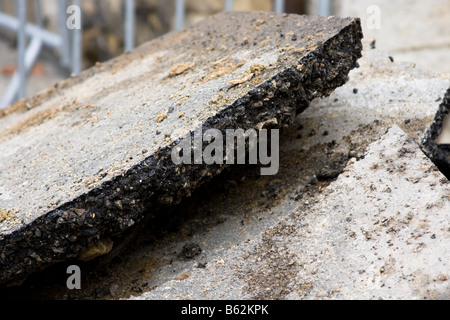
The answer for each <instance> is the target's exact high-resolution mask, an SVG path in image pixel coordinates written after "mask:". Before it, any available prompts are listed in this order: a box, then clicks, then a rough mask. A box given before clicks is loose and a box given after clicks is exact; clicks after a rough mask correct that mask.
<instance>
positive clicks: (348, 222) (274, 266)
mask: <svg viewBox="0 0 450 320" xmlns="http://www.w3.org/2000/svg"><path fill="white" fill-rule="evenodd" d="M449 197H450V191H449V188H448V180H446V179H445V178H444V177H443V176H442V174H440V173H439V172H438V171H436V170H435V169H434V168H433V165H432V163H431V162H430V160H429V159H428V158H427V157H425V156H424V155H423V153H422V152H421V150H420V149H419V148H418V146H417V144H416V143H414V141H413V140H412V139H411V138H410V137H408V135H407V134H406V133H405V132H403V131H402V130H401V129H400V128H399V127H398V126H395V125H394V126H393V127H392V128H391V129H390V130H389V131H388V132H387V133H386V134H385V135H384V136H383V137H382V138H381V139H379V140H378V141H376V142H374V143H372V144H371V145H370V147H369V149H368V151H367V153H366V155H365V158H364V159H362V160H360V161H357V160H356V159H353V160H352V161H350V163H349V165H348V166H347V167H346V168H345V170H344V172H343V174H341V175H340V176H339V178H338V179H337V180H336V181H334V182H332V183H331V184H330V185H329V186H328V188H327V189H326V190H325V192H324V193H323V194H322V195H321V196H319V198H317V199H316V201H314V202H313V203H309V202H306V201H305V202H303V203H301V204H300V205H299V206H298V207H297V208H296V209H295V210H292V211H290V214H289V215H288V216H287V217H285V218H283V219H281V220H279V221H278V223H276V224H275V225H274V226H273V227H270V228H267V229H266V230H265V231H264V232H263V233H262V234H261V235H260V236H259V237H257V238H254V239H252V240H250V241H249V242H247V243H242V244H239V245H237V246H235V247H233V248H230V249H228V250H227V251H226V252H224V253H223V254H222V255H221V256H220V258H217V259H214V260H213V261H211V262H209V263H208V264H207V265H206V267H205V268H197V269H193V270H191V271H190V272H189V274H188V275H187V276H186V277H185V278H178V279H175V280H172V281H168V282H166V283H164V284H163V285H161V286H159V287H157V288H155V289H154V290H152V291H150V292H146V293H144V294H142V295H140V296H139V297H132V298H131V299H250V298H253V299H254V298H263V299H267V298H269V299H270V298H275V297H277V298H283V299H449V298H450V296H449V292H450V290H449V281H448V277H449V274H448V273H449V270H450V266H449V264H448V261H450V259H449V255H450V248H449V246H448V243H449V237H450V234H449V225H450V216H449V215H448V213H449V212H450V201H449V200H450V198H449Z"/></svg>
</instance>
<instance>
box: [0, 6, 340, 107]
mask: <svg viewBox="0 0 450 320" xmlns="http://www.w3.org/2000/svg"><path fill="white" fill-rule="evenodd" d="M224 1H225V3H224V9H225V10H227V11H229V10H233V7H234V1H233V0H224ZM330 2H331V0H319V6H318V14H319V15H329V14H330V12H331V8H330ZM57 3H58V11H57V12H58V13H57V14H58V32H57V33H54V32H51V31H49V30H46V29H45V28H44V26H43V17H42V13H41V11H42V3H41V0H34V4H35V12H36V21H37V23H36V24H31V23H29V22H27V19H26V17H27V6H26V0H16V1H15V4H16V14H17V17H14V16H11V15H8V14H6V13H4V12H3V11H2V6H1V4H2V0H0V28H5V29H9V30H12V31H14V32H16V33H17V65H18V67H17V70H16V72H15V73H14V75H13V76H12V78H11V80H10V82H9V85H8V87H7V88H6V90H5V92H4V94H3V96H2V97H1V100H0V109H2V108H5V107H7V106H9V105H10V104H12V103H14V102H15V101H17V100H19V99H21V98H24V97H25V95H26V92H25V87H26V80H27V75H28V73H29V72H30V70H31V68H32V67H33V65H34V63H35V62H36V59H37V57H38V56H39V53H40V52H41V50H42V49H43V47H44V46H47V47H50V48H53V49H56V50H57V51H59V54H60V57H61V58H60V61H59V63H60V65H61V66H62V67H64V68H68V69H69V70H71V72H72V74H74V75H76V74H78V73H80V72H81V69H82V30H81V28H80V29H78V28H74V29H70V30H69V28H68V27H67V24H66V21H67V13H68V12H67V8H68V6H69V5H70V4H72V5H75V6H78V8H80V9H81V0H71V1H70V0H58V2H57ZM185 8H186V3H185V0H175V23H174V28H175V29H176V30H180V29H182V28H184V27H185ZM273 10H274V11H275V12H277V13H282V12H284V11H285V0H273ZM124 15H125V17H124V33H125V36H124V37H125V39H124V49H125V51H129V50H132V49H133V47H134V34H135V0H125V13H124ZM28 38H29V39H30V41H29V44H28V45H27V39H28Z"/></svg>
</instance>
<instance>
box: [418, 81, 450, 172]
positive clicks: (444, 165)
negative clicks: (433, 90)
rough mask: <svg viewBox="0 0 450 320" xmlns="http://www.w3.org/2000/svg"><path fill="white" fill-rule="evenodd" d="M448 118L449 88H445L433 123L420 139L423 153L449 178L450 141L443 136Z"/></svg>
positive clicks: (449, 112)
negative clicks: (445, 90)
mask: <svg viewBox="0 0 450 320" xmlns="http://www.w3.org/2000/svg"><path fill="white" fill-rule="evenodd" d="M438 101H439V100H438ZM448 119H450V89H448V90H447V92H446V94H445V97H444V99H443V100H442V103H441V104H440V105H439V109H438V111H437V113H436V115H435V117H434V120H433V123H432V124H431V125H430V127H429V129H428V130H427V132H426V133H425V135H424V137H423V139H422V141H421V146H422V149H423V150H424V152H425V154H426V155H427V156H428V157H429V158H430V159H431V160H432V161H433V162H434V163H435V164H436V166H437V167H438V168H439V170H440V171H441V172H442V173H443V174H444V175H445V176H446V177H447V178H448V179H450V143H449V141H448V138H447V139H446V140H445V139H444V138H443V136H444V130H448V127H449V123H450V120H448ZM447 135H448V133H447Z"/></svg>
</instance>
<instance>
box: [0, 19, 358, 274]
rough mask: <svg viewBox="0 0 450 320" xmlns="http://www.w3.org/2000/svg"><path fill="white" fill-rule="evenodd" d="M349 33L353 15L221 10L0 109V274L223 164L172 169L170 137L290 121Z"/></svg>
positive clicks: (348, 65) (343, 69)
mask: <svg viewBox="0 0 450 320" xmlns="http://www.w3.org/2000/svg"><path fill="white" fill-rule="evenodd" d="M236 30H239V32H236ZM361 37H362V34H361V31H360V25H359V20H357V19H340V18H319V17H305V16H296V15H274V14H272V13H236V12H234V13H223V14H220V15H217V16H214V17H211V18H209V19H206V20H205V21H204V22H202V23H201V24H198V25H196V26H195V27H193V28H192V29H189V30H187V31H181V32H174V33H170V34H167V35H165V36H163V37H161V38H159V39H157V40H154V41H152V42H150V43H147V44H145V45H143V46H141V47H139V48H138V49H136V50H134V51H133V52H132V53H129V54H126V55H123V56H121V57H119V58H116V59H114V60H112V61H110V62H108V63H105V64H102V65H99V66H96V67H94V68H91V69H89V70H87V71H85V72H83V73H82V74H81V75H80V76H79V77H76V78H73V79H70V80H67V81H63V82H61V83H58V84H57V85H56V86H55V87H54V88H52V89H50V90H49V91H47V92H44V93H43V94H41V95H39V96H36V97H33V98H31V99H30V100H26V101H22V102H20V103H18V104H17V105H15V106H12V107H11V108H10V109H6V110H4V111H2V113H1V114H0V132H1V133H2V134H1V136H0V143H1V145H0V148H1V150H2V153H1V154H0V166H1V167H2V171H1V172H0V181H1V184H0V210H1V221H0V232H1V234H0V248H1V249H0V282H6V281H11V280H14V279H15V278H21V277H23V275H26V274H27V273H29V272H31V271H35V270H37V269H39V268H41V267H43V266H46V265H49V264H52V263H53V262H55V261H60V260H63V259H67V258H71V257H76V256H77V255H78V254H79V253H80V252H81V251H82V250H83V249H86V248H90V247H91V246H92V245H95V243H97V241H101V239H102V238H104V237H106V236H117V235H120V234H121V233H122V232H123V231H124V230H126V229H127V228H129V227H130V226H132V225H133V224H135V223H136V222H137V221H140V220H141V219H142V218H143V216H144V215H147V216H148V215H152V213H153V212H155V211H156V207H157V206H158V205H161V204H162V205H167V204H174V203H177V202H179V201H180V200H181V199H182V198H183V197H184V196H187V195H190V194H191V192H192V190H194V189H195V188H196V187H197V186H198V185H199V184H201V183H203V182H204V181H206V180H208V179H209V178H210V177H211V176H213V175H215V174H217V173H219V172H220V171H221V170H222V169H223V168H222V167H221V166H189V165H186V166H184V167H183V168H180V167H178V166H176V165H174V164H173V163H172V161H171V159H170V151H171V148H172V147H173V146H174V145H176V144H177V143H178V142H180V140H181V139H183V138H184V137H187V136H188V135H192V133H193V132H194V130H195V129H198V128H200V127H202V128H203V130H204V131H205V130H206V129H208V128H217V129H219V130H222V131H223V132H224V130H225V129H227V128H233V129H236V128H242V129H244V130H245V129H248V128H257V127H260V126H264V124H265V123H271V124H274V123H275V124H276V127H280V126H283V125H286V124H288V123H289V122H291V121H292V120H293V119H294V117H295V115H296V113H299V112H302V111H303V110H304V109H305V108H306V107H307V106H308V103H309V102H310V101H311V100H312V99H314V98H316V97H321V96H326V95H329V94H330V93H331V92H332V91H333V90H334V89H335V88H336V87H337V86H340V85H342V84H344V83H345V81H346V79H347V74H348V72H349V71H350V70H351V69H352V68H354V67H355V66H357V63H356V61H357V59H358V58H359V57H360V51H361V49H362V45H361V42H360V40H361ZM255 66H257V68H256V69H255ZM255 70H258V71H255ZM249 74H250V76H249ZM243 77H244V78H245V79H244V80H243ZM237 79H238V81H237ZM233 80H234V81H233ZM256 102H258V108H254V107H252V106H254V105H255V103H256ZM260 102H262V106H261V105H260ZM180 172H184V174H180ZM150 208H151V210H149V209H150Z"/></svg>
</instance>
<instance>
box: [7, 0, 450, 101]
mask: <svg viewBox="0 0 450 320" xmlns="http://www.w3.org/2000/svg"><path fill="white" fill-rule="evenodd" d="M0 1H1V0H0ZM27 1H28V2H27V3H28V5H27V7H28V15H29V21H30V22H33V18H34V11H33V8H34V5H33V4H34V0H27ZM57 1H58V0H43V1H41V2H42V4H43V15H44V17H45V19H44V24H45V26H46V27H47V28H48V29H50V30H57V25H58V21H57V18H56V17H57V6H56V3H57ZM321 1H322V2H321ZM1 2H2V6H3V8H2V10H3V11H4V12H8V13H10V14H12V15H14V14H15V6H14V3H15V1H14V0H3V1H1ZM224 2H225V1H224V0H186V18H185V22H186V26H189V25H192V24H193V23H196V22H198V21H200V20H201V19H203V18H205V17H206V16H208V15H212V14H216V13H218V12H220V11H222V10H224ZM81 3H82V9H83V41H82V43H83V68H88V67H89V66H92V65H93V64H95V63H96V62H97V61H99V62H101V61H106V60H108V59H110V58H112V57H114V56H117V55H119V54H121V53H122V52H123V51H124V49H123V47H124V27H123V25H124V0H82V2H81ZM174 3H175V1H174V0H136V10H135V15H136V27H135V30H136V34H135V44H136V45H139V44H142V43H144V42H146V41H149V40H151V39H153V38H155V37H158V36H160V35H162V34H164V33H166V32H168V31H170V30H172V29H173V28H174V10H175V8H174ZM324 3H327V4H328V6H329V8H330V9H329V10H330V13H332V14H334V15H336V16H343V17H346V16H353V17H360V18H361V19H362V26H363V31H364V35H365V41H366V42H370V41H372V40H376V47H377V48H378V49H381V50H386V51H388V52H389V53H390V54H391V55H392V56H393V57H394V59H395V60H396V61H411V62H414V63H416V64H417V66H418V67H420V68H422V69H427V70H432V71H434V72H438V73H449V74H450V0H427V1H420V0H328V1H327V0H286V1H285V11H286V12H289V13H298V14H317V13H318V12H319V7H320V5H323V4H324ZM234 9H235V10H258V11H259V10H263V11H271V10H273V1H272V0H235V1H234ZM15 47H16V37H15V34H14V33H12V32H7V31H5V30H2V29H0V50H1V52H2V55H0V94H1V93H2V91H3V89H4V88H5V86H6V84H7V83H8V80H9V78H10V77H11V74H12V72H13V71H14V68H15V65H16V56H15ZM55 61H57V59H55V56H54V53H52V52H44V53H43V54H42V55H41V57H40V59H39V61H38V63H36V65H35V67H34V68H33V70H32V72H31V74H30V77H29V79H28V84H27V94H28V95H30V94H33V93H34V92H36V91H37V90H41V89H43V88H45V87H46V86H49V85H51V84H52V83H53V82H55V81H56V80H58V79H61V78H64V77H67V76H68V75H69V74H70V73H69V72H67V70H61V69H60V68H58V66H57V65H56V64H55V63H54V62H55Z"/></svg>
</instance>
